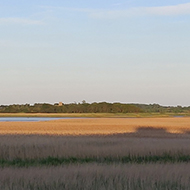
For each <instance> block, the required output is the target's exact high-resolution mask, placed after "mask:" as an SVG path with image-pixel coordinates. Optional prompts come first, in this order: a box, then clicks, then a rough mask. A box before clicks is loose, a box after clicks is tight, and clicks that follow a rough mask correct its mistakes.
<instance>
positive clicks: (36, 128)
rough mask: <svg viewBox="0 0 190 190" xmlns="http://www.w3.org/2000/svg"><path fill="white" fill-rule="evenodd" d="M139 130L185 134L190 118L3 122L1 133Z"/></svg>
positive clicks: (126, 131) (118, 131)
mask: <svg viewBox="0 0 190 190" xmlns="http://www.w3.org/2000/svg"><path fill="white" fill-rule="evenodd" d="M139 127H154V128H160V127H161V128H163V129H164V130H166V131H167V132H170V133H184V132H186V131H189V130H190V118H106V119H105V118H96V119H64V120H57V121H46V122H0V134H50V135H90V134H103V135H107V134H115V133H116V134H117V133H131V132H136V130H137V128H139Z"/></svg>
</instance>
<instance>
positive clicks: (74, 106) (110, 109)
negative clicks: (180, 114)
mask: <svg viewBox="0 0 190 190" xmlns="http://www.w3.org/2000/svg"><path fill="white" fill-rule="evenodd" d="M0 112H1V113H140V112H143V110H142V109H141V108H140V107H138V106H136V105H132V104H121V103H107V102H100V103H96V102H95V103H91V104H90V103H86V102H85V101H83V102H82V103H70V104H62V105H61V106H60V105H59V104H54V105H52V104H47V103H43V104H34V105H29V104H23V105H15V104H14V105H8V106H0Z"/></svg>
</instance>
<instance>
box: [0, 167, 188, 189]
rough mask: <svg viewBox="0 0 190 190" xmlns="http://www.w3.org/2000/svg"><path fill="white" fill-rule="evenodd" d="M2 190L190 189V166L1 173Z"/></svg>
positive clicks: (17, 170)
mask: <svg viewBox="0 0 190 190" xmlns="http://www.w3.org/2000/svg"><path fill="white" fill-rule="evenodd" d="M0 189H3V190H31V189H34V190H36V189H41V190H45V189H49V190H54V189H56V190H62V189H69V190H70V189H84V190H85V189H93V190H94V189H96V190H99V189H102V190H103V189H105V190H115V189H118V190H120V189H121V190H124V189H126V190H141V189H143V190H149V189H150V190H151V189H158V190H165V189H180V190H182V189H184V190H188V189H190V164H167V165H165V164H143V165H136V164H130V165H129V164H126V165H125V164H122V165H111V166H110V165H102V164H101V165H100V164H83V165H68V166H61V167H40V168H39V167H29V168H20V169H18V168H4V169H1V175H0Z"/></svg>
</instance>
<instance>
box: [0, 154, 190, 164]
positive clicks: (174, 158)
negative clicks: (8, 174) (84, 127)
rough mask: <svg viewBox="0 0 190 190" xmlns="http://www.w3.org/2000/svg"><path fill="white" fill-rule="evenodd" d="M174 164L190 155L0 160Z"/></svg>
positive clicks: (5, 162) (3, 162)
mask: <svg viewBox="0 0 190 190" xmlns="http://www.w3.org/2000/svg"><path fill="white" fill-rule="evenodd" d="M176 162H190V155H169V154H164V155H161V156H156V155H149V156H130V155H129V156H125V157H120V158H113V157H105V158H96V157H91V158H90V157H87V158H76V157H70V158H56V157H48V158H44V159H32V160H22V159H15V160H0V166H2V167H4V166H18V167H26V166H56V165H61V164H63V165H64V164H76V163H80V164H85V163H104V164H111V163H137V164H142V163H176Z"/></svg>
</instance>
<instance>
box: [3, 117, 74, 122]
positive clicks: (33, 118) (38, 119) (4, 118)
mask: <svg viewBox="0 0 190 190" xmlns="http://www.w3.org/2000/svg"><path fill="white" fill-rule="evenodd" d="M58 119H74V118H71V117H0V122H1V121H50V120H58Z"/></svg>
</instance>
